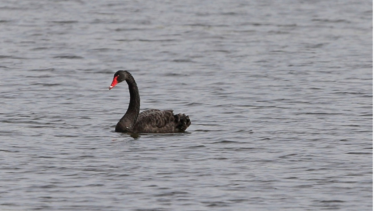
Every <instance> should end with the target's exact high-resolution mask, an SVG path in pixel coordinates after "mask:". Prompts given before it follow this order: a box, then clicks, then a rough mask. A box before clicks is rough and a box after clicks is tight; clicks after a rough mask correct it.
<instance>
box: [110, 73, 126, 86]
mask: <svg viewBox="0 0 375 211" xmlns="http://www.w3.org/2000/svg"><path fill="white" fill-rule="evenodd" d="M128 75H129V72H128V71H125V70H119V71H117V72H116V73H115V75H114V76H113V81H112V84H111V86H109V90H111V89H113V87H115V86H116V85H117V84H118V83H121V82H123V81H125V80H126V79H127V77H128Z"/></svg>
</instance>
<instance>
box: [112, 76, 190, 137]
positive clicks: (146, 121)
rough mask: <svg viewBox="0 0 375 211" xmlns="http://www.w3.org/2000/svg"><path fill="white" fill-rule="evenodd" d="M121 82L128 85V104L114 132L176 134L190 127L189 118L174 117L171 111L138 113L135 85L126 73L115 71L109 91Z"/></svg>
mask: <svg viewBox="0 0 375 211" xmlns="http://www.w3.org/2000/svg"><path fill="white" fill-rule="evenodd" d="M122 81H126V82H127V83H128V86H129V93H130V102H129V107H128V110H127V111H126V113H125V115H124V116H123V117H122V118H121V119H120V121H119V122H118V123H117V125H116V129H115V130H116V132H130V133H176V132H183V131H185V130H186V129H187V128H188V127H189V126H190V124H191V122H190V119H189V116H186V115H185V114H177V115H175V114H173V111H172V110H163V111H161V110H157V109H150V110H146V111H143V112H141V113H139V110H140V105H141V101H140V98H139V92H138V87H137V83H136V82H135V80H134V78H133V76H132V75H131V74H130V73H129V72H128V71H124V70H119V71H117V72H116V73H115V75H114V77H113V82H112V84H111V86H110V87H109V89H112V88H113V87H114V86H116V84H118V83H120V82H122Z"/></svg>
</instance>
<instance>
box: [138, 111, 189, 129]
mask: <svg viewBox="0 0 375 211" xmlns="http://www.w3.org/2000/svg"><path fill="white" fill-rule="evenodd" d="M190 124H191V122H190V118H189V116H186V115H185V114H177V115H174V114H173V111H172V110H163V111H161V110H157V109H151V110H146V111H144V112H142V113H140V114H139V115H138V119H137V122H136V123H135V125H134V127H133V131H134V132H137V133H174V132H183V131H185V130H186V128H188V127H189V126H190Z"/></svg>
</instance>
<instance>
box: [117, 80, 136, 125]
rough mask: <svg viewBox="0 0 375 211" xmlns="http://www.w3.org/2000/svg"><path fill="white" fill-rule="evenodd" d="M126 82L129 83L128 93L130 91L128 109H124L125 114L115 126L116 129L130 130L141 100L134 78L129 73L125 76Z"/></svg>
mask: <svg viewBox="0 0 375 211" xmlns="http://www.w3.org/2000/svg"><path fill="white" fill-rule="evenodd" d="M127 78H128V79H126V82H127V83H128V85H129V93H130V102H129V107H128V110H127V111H126V113H125V115H124V116H123V117H122V118H121V120H120V122H119V123H118V124H117V126H116V131H117V130H120V131H131V130H132V127H133V125H134V124H135V122H136V121H137V118H138V114H139V109H140V106H141V100H140V98H139V92H138V87H137V83H136V82H135V80H134V78H133V77H132V76H131V75H130V74H129V76H128V77H127Z"/></svg>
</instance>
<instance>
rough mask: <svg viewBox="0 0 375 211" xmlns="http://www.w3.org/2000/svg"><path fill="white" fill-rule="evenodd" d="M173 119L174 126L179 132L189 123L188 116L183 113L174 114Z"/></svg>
mask: <svg viewBox="0 0 375 211" xmlns="http://www.w3.org/2000/svg"><path fill="white" fill-rule="evenodd" d="M174 121H175V122H176V123H177V125H176V128H177V129H178V130H179V131H181V132H183V131H185V130H186V128H188V127H189V126H190V124H191V121H190V118H189V116H186V115H185V114H176V115H174Z"/></svg>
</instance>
